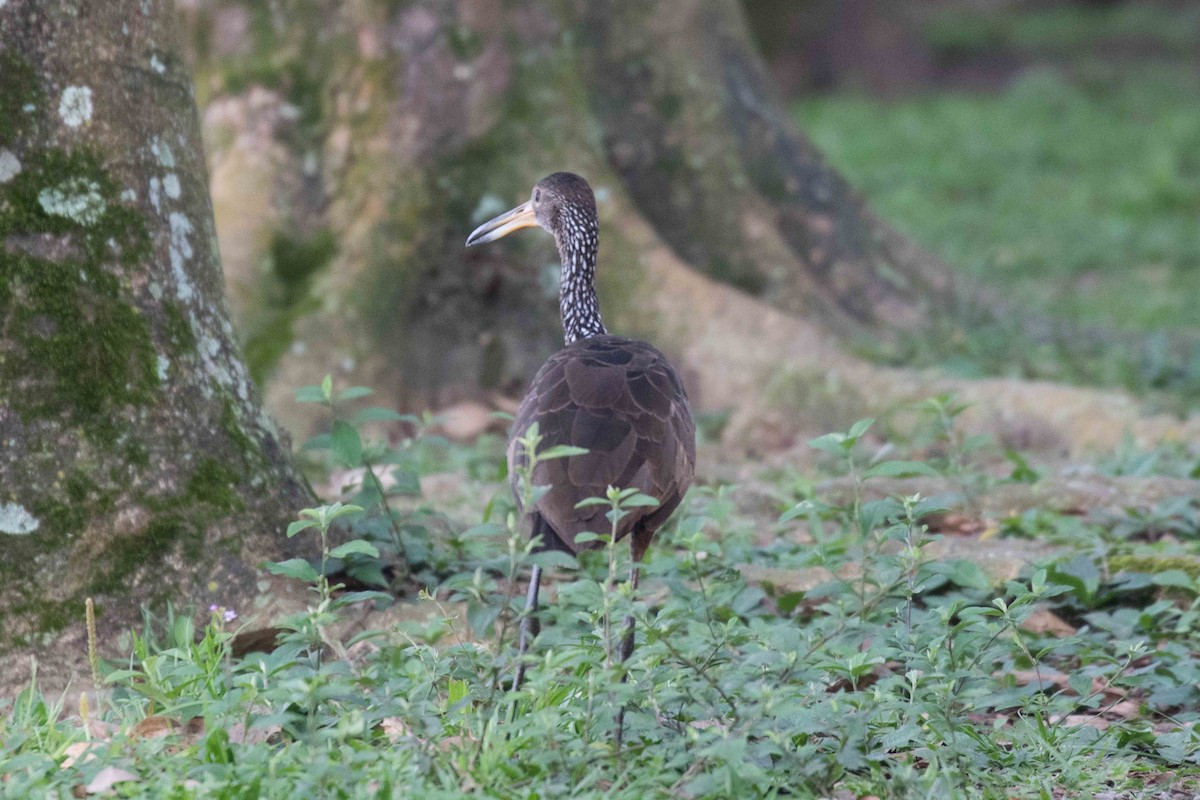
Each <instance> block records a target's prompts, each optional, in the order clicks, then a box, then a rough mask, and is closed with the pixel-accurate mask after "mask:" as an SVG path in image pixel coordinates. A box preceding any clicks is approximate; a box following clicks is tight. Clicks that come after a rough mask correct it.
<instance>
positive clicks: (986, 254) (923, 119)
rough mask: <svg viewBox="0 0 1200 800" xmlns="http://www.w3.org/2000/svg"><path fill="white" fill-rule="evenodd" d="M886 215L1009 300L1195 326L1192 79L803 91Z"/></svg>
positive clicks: (1146, 72)
mask: <svg viewBox="0 0 1200 800" xmlns="http://www.w3.org/2000/svg"><path fill="white" fill-rule="evenodd" d="M797 118H798V120H799V123H800V125H801V127H802V128H803V129H804V130H805V131H806V132H807V133H808V134H809V135H810V136H811V137H812V138H813V140H814V141H815V142H816V144H817V146H818V147H819V148H820V149H821V150H822V151H823V152H824V153H825V154H826V155H827V156H828V158H829V160H830V161H831V162H832V164H833V165H834V166H835V167H837V168H838V169H839V170H841V171H842V172H843V174H844V175H845V176H846V177H847V178H848V179H849V180H850V182H851V183H852V184H853V185H855V186H856V187H858V188H859V189H861V190H862V191H863V192H864V194H865V195H866V196H867V197H868V199H869V200H870V201H871V203H872V205H873V206H874V207H875V209H877V210H878V211H879V212H880V213H881V214H882V216H883V217H884V218H886V219H888V220H889V221H891V222H892V223H894V224H895V225H896V226H897V227H898V228H899V229H900V230H902V231H903V232H905V233H907V234H909V235H911V236H912V237H914V238H915V239H916V240H917V241H918V242H920V243H921V244H923V245H924V246H926V247H928V248H930V249H932V250H933V251H934V252H935V253H937V254H938V255H939V256H941V257H942V258H943V259H944V260H945V261H947V262H948V263H950V264H951V265H953V266H955V267H957V268H960V269H962V270H963V271H964V272H966V273H967V274H969V275H971V276H973V277H975V278H979V279H982V280H984V281H986V282H988V283H989V284H991V285H993V286H998V287H1003V289H1004V291H1005V293H1006V295H1007V296H1009V297H1011V298H1013V299H1014V300H1015V301H1016V302H1017V304H1018V307H1021V306H1023V307H1028V308H1030V309H1032V310H1035V311H1038V312H1044V313H1050V314H1051V315H1053V316H1057V317H1061V318H1063V319H1066V320H1070V321H1073V322H1082V323H1087V324H1090V325H1099V326H1103V327H1110V328H1120V329H1127V330H1134V331H1154V330H1161V329H1167V330H1175V331H1189V332H1192V333H1194V332H1196V331H1197V330H1200V309H1198V308H1197V304H1196V298H1200V224H1198V220H1200V78H1198V77H1196V76H1195V75H1194V74H1189V73H1185V72H1183V71H1182V70H1170V69H1166V68H1163V69H1160V70H1151V69H1147V68H1144V67H1142V68H1128V69H1121V68H1116V67H1105V68H1100V67H1095V68H1093V69H1092V70H1091V72H1090V73H1089V71H1088V70H1084V71H1083V72H1082V74H1077V75H1076V77H1074V78H1071V79H1068V78H1065V77H1063V76H1062V75H1060V74H1057V73H1052V72H1034V73H1032V74H1029V75H1027V76H1025V77H1024V78H1022V79H1020V80H1019V81H1018V82H1017V83H1016V84H1015V85H1013V86H1012V87H1011V88H1010V89H1008V90H1007V91H1004V92H1001V93H997V94H966V93H939V94H932V95H929V96H924V97H917V98H909V99H904V100H899V101H895V102H881V101H876V100H870V99H865V98H862V97H853V96H831V97H825V98H821V99H816V100H812V101H807V102H804V103H801V104H800V105H799V106H798V108H797Z"/></svg>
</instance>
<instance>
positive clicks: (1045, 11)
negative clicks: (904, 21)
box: [922, 3, 1200, 59]
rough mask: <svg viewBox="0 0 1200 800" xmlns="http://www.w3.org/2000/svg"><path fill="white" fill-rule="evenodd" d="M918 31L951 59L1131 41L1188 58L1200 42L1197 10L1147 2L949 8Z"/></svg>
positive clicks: (1068, 51)
mask: <svg viewBox="0 0 1200 800" xmlns="http://www.w3.org/2000/svg"><path fill="white" fill-rule="evenodd" d="M922 27H923V29H924V33H925V38H926V41H928V42H929V44H930V46H932V47H933V48H934V49H935V50H937V51H940V52H941V53H944V54H950V55H953V54H955V53H969V52H976V53H978V52H980V51H992V52H994V51H996V50H997V49H1000V50H1010V51H1012V50H1015V51H1024V52H1033V53H1039V54H1044V55H1047V56H1050V57H1052V58H1058V59H1062V58H1063V57H1064V56H1066V57H1077V56H1078V55H1080V54H1081V53H1085V54H1086V53H1092V54H1094V53H1096V51H1099V50H1102V49H1103V48H1104V47H1106V46H1111V45H1113V44H1114V43H1130V44H1137V45H1140V46H1141V48H1142V49H1147V48H1149V49H1150V50H1152V51H1158V52H1161V53H1166V54H1173V55H1183V56H1185V57H1186V56H1188V55H1190V54H1192V53H1194V52H1195V47H1196V41H1197V39H1198V38H1200V9H1196V8H1194V7H1193V8H1188V7H1186V6H1177V7H1175V8H1168V7H1166V6H1165V5H1152V4H1149V3H1120V4H1114V5H1113V6H1111V7H1110V8H1095V7H1089V6H1084V5H1083V4H1074V5H1068V4H1063V5H1057V6H1050V7H1046V8H1036V7H1028V8H1024V9H1006V10H1004V11H1001V12H999V13H998V12H997V10H996V9H994V8H987V7H984V6H976V7H971V6H969V5H967V4H957V5H954V4H948V5H946V6H945V7H943V8H941V9H938V10H936V11H934V12H933V13H931V14H929V15H928V16H927V17H926V18H925V19H924V20H923V25H922Z"/></svg>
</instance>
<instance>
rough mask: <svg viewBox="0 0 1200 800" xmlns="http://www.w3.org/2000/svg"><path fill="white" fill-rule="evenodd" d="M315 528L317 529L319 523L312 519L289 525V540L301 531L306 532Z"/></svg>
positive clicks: (297, 521) (299, 520)
mask: <svg viewBox="0 0 1200 800" xmlns="http://www.w3.org/2000/svg"><path fill="white" fill-rule="evenodd" d="M315 527H317V523H316V522H315V521H313V520H311V519H298V520H296V521H295V522H293V523H292V524H290V525H288V528H287V535H288V538H289V539H290V538H292V537H293V536H295V535H296V534H297V533H300V531H306V530H308V529H309V528H315Z"/></svg>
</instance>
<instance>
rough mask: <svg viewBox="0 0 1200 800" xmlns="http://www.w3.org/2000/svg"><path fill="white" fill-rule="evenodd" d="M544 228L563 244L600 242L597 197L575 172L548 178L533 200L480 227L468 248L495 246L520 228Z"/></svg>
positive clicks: (543, 181) (537, 186) (538, 188)
mask: <svg viewBox="0 0 1200 800" xmlns="http://www.w3.org/2000/svg"><path fill="white" fill-rule="evenodd" d="M535 225H536V226H538V227H541V228H543V229H545V230H547V231H549V232H550V233H552V234H553V235H554V238H555V239H556V240H558V241H559V242H560V243H561V242H562V241H564V240H566V239H573V240H574V239H580V238H582V239H583V240H584V241H589V240H590V242H591V244H592V246H594V245H595V241H596V197H595V195H593V194H592V187H591V186H588V183H587V181H585V180H584V179H583V178H581V177H579V176H578V175H576V174H574V173H572V172H555V173H554V174H552V175H547V176H546V177H544V178H542V179H541V180H540V181H538V182H537V185H536V186H534V187H533V192H532V193H531V194H530V197H529V200H527V201H526V202H524V203H522V204H521V205H519V206H517V207H516V208H514V209H511V210H509V211H505V212H504V213H503V214H501V215H499V216H498V217H493V218H492V219H489V220H488V221H487V222H485V223H483V224H482V225H480V226H479V227H478V228H476V229H475V230H473V231H472V232H471V235H470V236H468V237H467V246H468V247H470V246H471V245H475V244H483V243H484V242H492V241H495V240H496V239H499V238H501V237H503V236H507V235H508V234H510V233H512V232H513V231H515V230H518V229H520V228H531V227H533V226H535Z"/></svg>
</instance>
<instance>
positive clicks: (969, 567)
mask: <svg viewBox="0 0 1200 800" xmlns="http://www.w3.org/2000/svg"><path fill="white" fill-rule="evenodd" d="M946 563H947V566H949V567H950V569H949V571H948V572H947V574H946V577H948V578H949V579H950V580H952V581H953V582H954V583H956V584H957V585H959V586H961V587H963V588H964V589H990V588H991V585H992V582H991V581H990V580H988V576H987V574H986V573H984V571H983V569H982V568H981V567H980V566H979V565H978V564H976V563H975V562H974V561H966V560H964V559H955V560H953V561H948V562H946Z"/></svg>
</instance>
